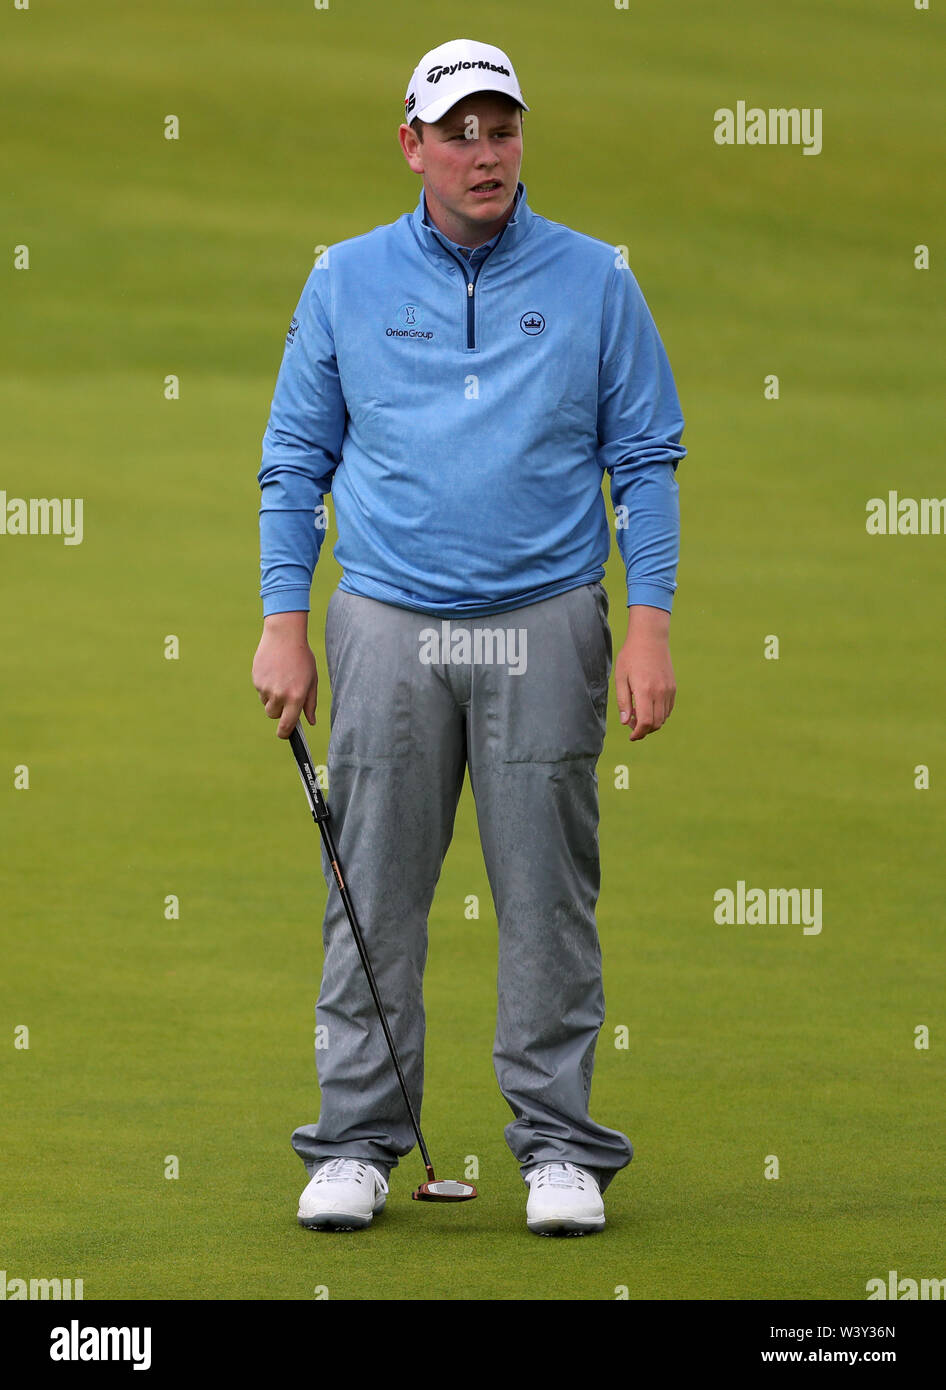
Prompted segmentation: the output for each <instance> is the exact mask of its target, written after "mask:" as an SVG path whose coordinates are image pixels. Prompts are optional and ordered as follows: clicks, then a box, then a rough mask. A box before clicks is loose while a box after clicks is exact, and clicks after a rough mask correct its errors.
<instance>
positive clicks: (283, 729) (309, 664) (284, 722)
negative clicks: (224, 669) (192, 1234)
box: [253, 613, 319, 738]
mask: <svg viewBox="0 0 946 1390" xmlns="http://www.w3.org/2000/svg"><path fill="white" fill-rule="evenodd" d="M308 618H309V615H308V613H272V614H270V616H269V617H268V618H264V619H263V635H262V637H261V638H260V644H259V646H258V647H257V648H256V655H255V656H254V658H253V684H254V686H255V687H256V690H257V692H258V694H259V697H260V699H261V700H262V702H263V707H264V709H265V710H266V713H267V714H268V715H269V717H270V719H278V720H279V727H278V728H277V730H276V733H277V734H278V735H279V737H280V738H288V737H289V735H290V734H291V733H292V731H293V729H294V728H295V727H296V725H297V724H298V722H299V714H300V711H303V710H304V711H305V717H306V719H308V721H309V723H310V724H314V723H315V701H316V697H317V695H318V689H319V674H318V671H317V670H316V666H315V656H314V655H313V653H312V649H311V648H310V646H309V639H308V635H307V630H308Z"/></svg>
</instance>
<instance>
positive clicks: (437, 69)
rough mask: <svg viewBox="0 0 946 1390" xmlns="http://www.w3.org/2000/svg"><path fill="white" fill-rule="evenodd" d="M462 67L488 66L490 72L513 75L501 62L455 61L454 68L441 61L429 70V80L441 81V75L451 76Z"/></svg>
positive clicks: (505, 75) (506, 75) (507, 75)
mask: <svg viewBox="0 0 946 1390" xmlns="http://www.w3.org/2000/svg"><path fill="white" fill-rule="evenodd" d="M461 68H462V69H466V68H486V69H487V70H488V71H489V72H501V73H502V74H503V76H504V77H511V76H512V74H511V73H510V71H509V69H508V68H504V67H503V66H502V65H501V64H500V63H487V62H484V61H483V60H482V59H481V60H480V61H479V62H478V63H454V65H453V67H452V68H444V67H441V66H440V64H439V63H435V64H434V66H433V67H432V68H428V70H427V81H428V82H439V81H440V79H441V77H450V76H452V75H453V73H455V72H459V71H460V70H461Z"/></svg>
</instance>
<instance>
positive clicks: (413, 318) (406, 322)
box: [385, 303, 434, 341]
mask: <svg viewBox="0 0 946 1390" xmlns="http://www.w3.org/2000/svg"><path fill="white" fill-rule="evenodd" d="M395 318H396V319H397V323H398V327H397V328H387V329H385V332H386V334H387V336H388V337H389V338H423V339H425V340H426V341H429V340H430V339H431V338H432V337H433V336H434V335H433V333H431V332H429V331H425V330H424V328H423V326H422V325H423V322H424V315H423V313H422V312H421V310H420V308H419V307H418V306H417V305H416V304H414V303H409V304H401V305H400V306H399V307H398V310H397V313H396V314H395Z"/></svg>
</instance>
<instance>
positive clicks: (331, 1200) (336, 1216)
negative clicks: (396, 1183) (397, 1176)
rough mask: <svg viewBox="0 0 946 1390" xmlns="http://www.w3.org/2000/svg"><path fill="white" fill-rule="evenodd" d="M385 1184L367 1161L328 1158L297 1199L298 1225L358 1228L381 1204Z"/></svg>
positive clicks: (378, 1209)
mask: <svg viewBox="0 0 946 1390" xmlns="http://www.w3.org/2000/svg"><path fill="white" fill-rule="evenodd" d="M387 1190H388V1185H387V1183H386V1182H385V1180H384V1178H383V1177H382V1176H381V1174H380V1173H379V1172H378V1170H377V1168H373V1167H372V1166H371V1164H370V1163H363V1162H362V1160H361V1159H359V1158H331V1159H329V1161H328V1162H327V1163H323V1164H322V1167H321V1168H320V1169H319V1170H318V1172H317V1173H316V1174H315V1176H314V1177H313V1178H312V1180H311V1182H310V1183H309V1185H308V1187H307V1188H306V1189H305V1191H304V1192H303V1194H302V1196H301V1197H300V1198H299V1217H298V1220H299V1225H300V1226H307V1227H308V1228H309V1229H310V1230H329V1231H360V1230H363V1229H364V1227H365V1226H370V1225H371V1218H372V1217H373V1216H374V1214H375V1212H377V1211H380V1210H381V1209H382V1207H383V1206H384V1201H385V1196H386V1194H387Z"/></svg>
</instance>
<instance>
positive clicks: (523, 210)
mask: <svg viewBox="0 0 946 1390" xmlns="http://www.w3.org/2000/svg"><path fill="white" fill-rule="evenodd" d="M533 216H534V213H533V212H532V209H531V208H530V207H529V205H528V203H527V202H526V186H525V184H524V183H523V182H522V181H521V180H520V181H519V184H518V187H517V188H516V203H515V207H514V208H513V211H512V216H511V217H510V219H509V221H508V222H507V223H506V225H505V227H503V228H502V229H501V231H499V232H497V233H496V235H495V236H494V237H491V238H490V240H489V241H487V242H485V243H484V244H483V245H482V246H479V247H477V248H476V249H475V250H474V251H473V258H475V259H474V264H475V262H476V261H479V260H482V259H484V258H485V256H486V255H498V254H500V253H501V252H503V251H505V250H507V249H509V248H512V247H513V246H515V245H516V244H517V243H518V242H519V241H521V240H522V238H523V237H524V236H525V234H526V232H527V230H528V227H529V223H530V222H531V220H532V218H533ZM412 220H413V223H414V233H415V235H416V237H417V240H418V241H419V242H420V244H421V246H423V247H424V249H425V250H426V251H428V252H429V253H430V254H431V255H437V254H442V255H451V253H452V255H454V256H456V255H459V254H461V253H460V243H459V242H455V241H450V240H449V238H448V237H445V236H444V235H443V233H442V232H441V231H440V230H439V229H438V228H437V227H435V226H434V225H433V223H432V222H430V221H429V220H428V216H427V200H426V198H425V196H424V190H423V188H422V189H421V191H420V198H419V199H418V201H417V207H416V208H415V209H414V212H413V214H412ZM463 259H464V260H469V259H470V258H469V257H466V256H464V257H463Z"/></svg>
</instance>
